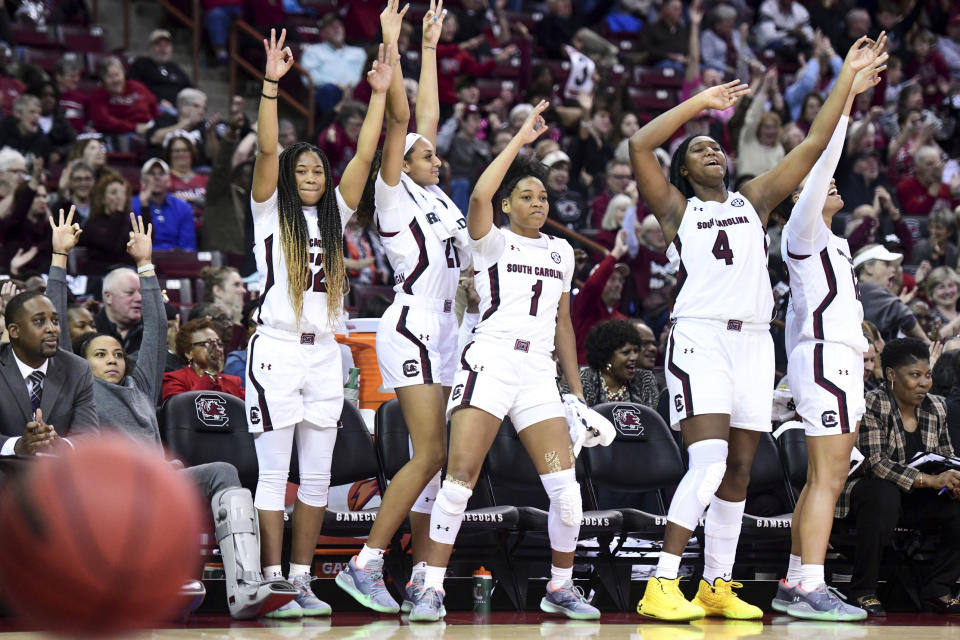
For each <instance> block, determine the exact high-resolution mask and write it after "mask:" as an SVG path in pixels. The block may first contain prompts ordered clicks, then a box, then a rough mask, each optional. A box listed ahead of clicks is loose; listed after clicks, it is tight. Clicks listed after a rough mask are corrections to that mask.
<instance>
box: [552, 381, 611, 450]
mask: <svg viewBox="0 0 960 640" xmlns="http://www.w3.org/2000/svg"><path fill="white" fill-rule="evenodd" d="M563 409H564V411H565V413H566V414H567V416H566V417H567V428H568V429H569V430H570V441H571V443H572V444H573V455H574V456H578V455H580V449H581V448H582V447H595V446H597V445H598V444H599V445H602V446H604V447H606V446H607V445H609V444H610V443H611V442H613V439H614V438H616V437H617V431H616V429H614V428H613V425H612V424H610V421H609V420H607V419H606V418H604V417H603V416H602V415H600V414H599V413H597V412H596V411H594V410H593V409H591V408H590V407H588V406H587V405H586V404H584V403H583V401H582V400H580V398H578V397H577V396H575V395H573V394H572V393H565V394H563Z"/></svg>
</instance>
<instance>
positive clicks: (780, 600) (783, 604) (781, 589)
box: [770, 578, 797, 613]
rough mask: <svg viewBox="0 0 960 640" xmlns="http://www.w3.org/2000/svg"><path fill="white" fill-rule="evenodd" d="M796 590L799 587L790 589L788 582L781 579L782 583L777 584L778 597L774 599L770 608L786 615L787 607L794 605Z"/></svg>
mask: <svg viewBox="0 0 960 640" xmlns="http://www.w3.org/2000/svg"><path fill="white" fill-rule="evenodd" d="M796 590H797V587H788V586H787V581H786V580H784V579H783V578H781V579H780V582H778V583H777V595H775V596H774V597H773V602H771V603H770V606H771V607H773V610H774V611H779V612H780V613H786V612H787V607H789V606H790V605H791V604H793V596H794V595H795V594H794V592H795V591H796Z"/></svg>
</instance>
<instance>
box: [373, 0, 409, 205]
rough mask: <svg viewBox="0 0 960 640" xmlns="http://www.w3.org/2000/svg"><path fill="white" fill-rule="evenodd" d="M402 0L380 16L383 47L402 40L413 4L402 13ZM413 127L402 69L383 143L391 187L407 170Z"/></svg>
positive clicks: (384, 173) (393, 0) (394, 83)
mask: <svg viewBox="0 0 960 640" xmlns="http://www.w3.org/2000/svg"><path fill="white" fill-rule="evenodd" d="M398 4H399V0H389V2H388V3H387V7H386V8H385V9H384V10H383V13H381V14H380V28H381V30H382V31H383V44H385V45H391V46H393V48H394V49H396V48H397V40H398V39H399V38H400V27H401V25H402V24H403V16H404V14H405V13H406V12H407V9H408V8H409V7H410V5H409V4H408V5H406V6H405V7H404V8H403V10H402V11H399V12H398V11H397V5H398ZM409 124H410V104H409V103H408V102H407V92H406V91H405V90H404V88H403V74H402V73H401V71H400V68H399V66H398V68H396V69H394V70H393V79H392V80H391V81H390V88H389V89H388V90H387V137H386V140H385V141H384V143H383V161H382V163H381V165H380V176H381V177H382V178H383V181H384V182H386V183H387V184H388V185H390V186H391V187H393V186H396V185H397V184H398V183H399V182H400V172H401V171H402V168H403V147H404V142H405V140H406V137H407V127H408V126H409Z"/></svg>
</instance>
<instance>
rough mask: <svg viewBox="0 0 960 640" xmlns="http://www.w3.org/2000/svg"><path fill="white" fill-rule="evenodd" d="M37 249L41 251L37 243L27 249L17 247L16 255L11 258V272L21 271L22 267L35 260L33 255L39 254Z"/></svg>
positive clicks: (14, 273)
mask: <svg viewBox="0 0 960 640" xmlns="http://www.w3.org/2000/svg"><path fill="white" fill-rule="evenodd" d="M37 251H39V248H38V247H37V246H36V245H34V246H32V247H30V248H29V249H27V250H26V251H24V250H23V249H17V253H16V255H15V256H13V258H11V259H10V273H11V274H13V275H17V274H18V273H20V267H22V266H23V265H25V264H27V263H28V262H30V261H31V260H33V257H34V256H35V255H37Z"/></svg>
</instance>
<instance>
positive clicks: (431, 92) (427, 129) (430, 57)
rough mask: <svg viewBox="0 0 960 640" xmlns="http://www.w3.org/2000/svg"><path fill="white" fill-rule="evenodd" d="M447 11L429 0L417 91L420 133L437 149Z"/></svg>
mask: <svg viewBox="0 0 960 640" xmlns="http://www.w3.org/2000/svg"><path fill="white" fill-rule="evenodd" d="M446 17H447V10H446V9H444V8H443V0H439V2H436V1H435V0H430V10H429V11H427V14H426V15H425V16H423V45H422V49H421V52H420V87H419V89H418V91H417V133H419V134H420V135H422V136H423V137H424V138H426V139H427V140H429V141H430V144H432V145H433V148H434V149H436V148H437V127H438V126H439V124H440V97H439V89H437V43H438V42H440V32H441V31H442V30H443V19H444V18H446Z"/></svg>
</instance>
